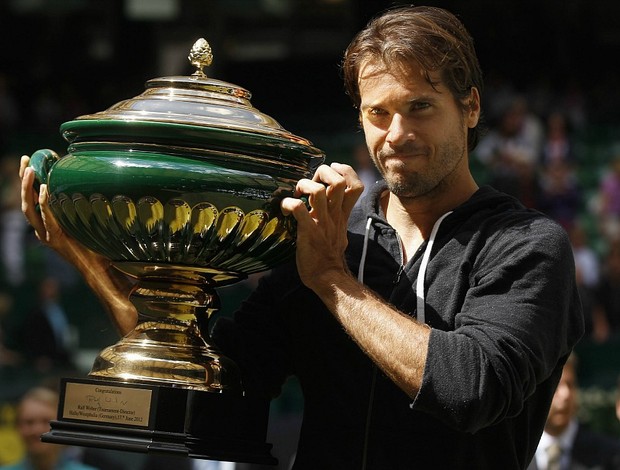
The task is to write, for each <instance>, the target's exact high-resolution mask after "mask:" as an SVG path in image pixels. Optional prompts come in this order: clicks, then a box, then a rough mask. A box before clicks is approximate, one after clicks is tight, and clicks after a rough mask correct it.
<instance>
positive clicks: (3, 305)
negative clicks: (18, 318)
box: [0, 291, 21, 368]
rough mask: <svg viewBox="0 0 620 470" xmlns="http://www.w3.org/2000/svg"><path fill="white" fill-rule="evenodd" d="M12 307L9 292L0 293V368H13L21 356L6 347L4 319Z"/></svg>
mask: <svg viewBox="0 0 620 470" xmlns="http://www.w3.org/2000/svg"><path fill="white" fill-rule="evenodd" d="M12 306H13V297H12V295H11V294H10V292H1V291H0V368H1V367H10V366H15V365H17V364H19V363H20V360H21V356H20V355H19V354H18V353H17V352H16V351H13V349H12V348H11V347H9V345H7V341H6V340H7V338H6V333H5V319H6V317H7V315H8V314H9V312H10V311H11V308H12Z"/></svg>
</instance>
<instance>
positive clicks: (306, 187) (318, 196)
mask: <svg viewBox="0 0 620 470" xmlns="http://www.w3.org/2000/svg"><path fill="white" fill-rule="evenodd" d="M326 190H327V188H326V186H325V184H322V183H319V182H317V181H313V180H309V179H301V180H299V181H298V182H297V186H296V188H295V192H296V194H299V195H304V196H305V197H306V198H307V199H308V204H309V206H310V212H312V213H315V212H319V213H323V212H325V211H326V210H327V196H326Z"/></svg>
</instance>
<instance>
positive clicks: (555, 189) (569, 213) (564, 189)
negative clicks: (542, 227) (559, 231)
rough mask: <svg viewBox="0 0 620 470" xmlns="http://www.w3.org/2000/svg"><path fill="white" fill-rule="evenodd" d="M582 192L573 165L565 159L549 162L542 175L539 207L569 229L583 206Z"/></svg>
mask: <svg viewBox="0 0 620 470" xmlns="http://www.w3.org/2000/svg"><path fill="white" fill-rule="evenodd" d="M582 202H583V201H582V192H581V188H580V186H579V182H578V181H577V178H576V176H575V173H574V172H573V171H572V169H571V166H570V164H569V163H568V162H566V161H564V160H554V161H551V162H550V163H549V164H547V165H546V166H545V167H544V168H543V170H542V173H541V177H540V194H539V201H538V203H537V208H538V209H539V210H541V211H542V212H544V213H545V214H547V215H548V216H549V217H551V218H552V219H553V220H555V221H556V222H558V223H559V224H560V225H562V227H564V228H565V229H566V231H569V232H570V230H571V229H572V228H573V226H574V224H575V221H576V220H577V216H578V215H579V212H580V211H581V207H582Z"/></svg>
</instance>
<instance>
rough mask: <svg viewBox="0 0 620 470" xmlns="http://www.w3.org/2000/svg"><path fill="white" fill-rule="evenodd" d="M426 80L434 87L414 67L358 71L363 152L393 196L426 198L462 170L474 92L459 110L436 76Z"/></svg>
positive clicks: (373, 65)
mask: <svg viewBox="0 0 620 470" xmlns="http://www.w3.org/2000/svg"><path fill="white" fill-rule="evenodd" d="M431 78H432V79H433V81H434V82H436V85H435V88H433V86H431V84H430V83H428V82H427V81H426V79H425V77H424V76H423V75H422V73H421V70H419V69H415V68H411V69H410V70H409V73H408V74H404V73H393V72H391V71H388V70H387V69H386V68H385V67H384V65H383V64H382V63H380V62H375V61H369V62H367V63H365V64H364V65H363V66H362V67H361V69H360V76H359V89H360V95H361V105H360V119H361V123H362V126H363V128H364V133H365V134H366V143H367V145H368V150H369V152H370V155H371V157H372V159H373V161H374V163H375V165H376V167H377V169H378V170H379V171H380V172H381V174H382V176H383V178H384V179H385V181H386V182H387V184H388V187H389V189H390V191H392V192H393V193H394V194H396V195H397V196H399V197H404V198H411V197H418V196H423V195H427V194H429V193H431V192H432V191H433V190H436V189H437V188H438V186H440V185H441V184H445V183H449V181H450V179H449V177H454V178H458V177H459V176H460V175H461V174H462V172H464V171H468V170H467V164H468V163H467V131H468V129H469V128H470V127H475V125H476V124H477V123H478V118H479V109H480V108H479V106H480V102H479V96H478V92H477V90H475V89H472V94H471V96H470V102H471V103H472V106H471V108H470V109H469V110H468V111H463V109H462V108H461V107H460V106H458V104H457V103H456V102H455V100H454V98H453V96H452V94H451V93H450V91H449V90H448V89H447V88H446V87H445V86H444V85H443V84H441V82H440V80H439V76H438V74H437V75H431ZM446 178H448V179H446ZM447 186H448V187H449V185H447Z"/></svg>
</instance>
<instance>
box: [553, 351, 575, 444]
mask: <svg viewBox="0 0 620 470" xmlns="http://www.w3.org/2000/svg"><path fill="white" fill-rule="evenodd" d="M576 413H577V377H576V374H575V368H574V366H573V365H572V364H570V363H567V364H566V365H565V366H564V370H563V372H562V378H561V379H560V383H559V384H558V388H557V389H556V390H555V393H554V395H553V400H552V401H551V408H550V409H549V416H548V417H547V423H546V424H545V431H547V432H548V433H549V434H551V435H552V436H557V435H559V434H561V433H562V432H563V431H564V430H565V429H566V428H567V426H568V425H569V423H570V421H571V419H572V418H573V417H574V416H575V414H576Z"/></svg>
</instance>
